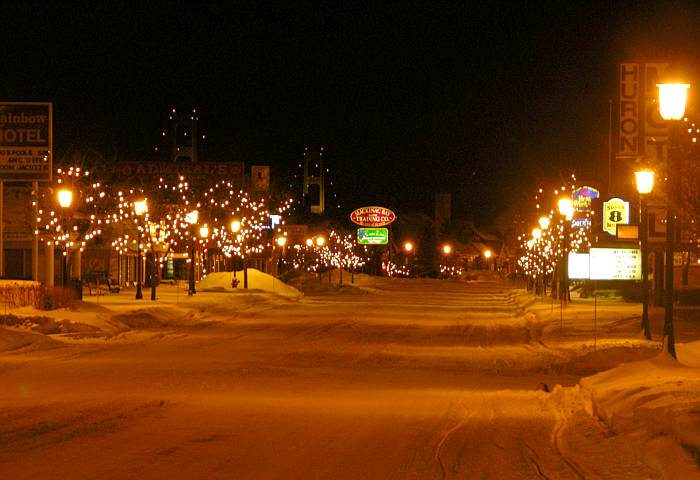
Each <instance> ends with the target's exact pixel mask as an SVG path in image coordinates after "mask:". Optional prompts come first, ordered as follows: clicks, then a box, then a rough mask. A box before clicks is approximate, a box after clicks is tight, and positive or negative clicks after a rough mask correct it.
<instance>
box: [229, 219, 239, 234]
mask: <svg viewBox="0 0 700 480" xmlns="http://www.w3.org/2000/svg"><path fill="white" fill-rule="evenodd" d="M240 229H241V222H240V221H239V220H231V231H232V232H233V233H236V232H238V231H240Z"/></svg>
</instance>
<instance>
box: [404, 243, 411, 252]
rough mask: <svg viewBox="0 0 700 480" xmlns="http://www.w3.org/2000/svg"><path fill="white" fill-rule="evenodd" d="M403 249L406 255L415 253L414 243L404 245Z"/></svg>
mask: <svg viewBox="0 0 700 480" xmlns="http://www.w3.org/2000/svg"><path fill="white" fill-rule="evenodd" d="M403 249H404V251H405V252H406V253H411V252H412V251H413V243H411V242H404V244H403Z"/></svg>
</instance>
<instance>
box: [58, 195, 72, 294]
mask: <svg viewBox="0 0 700 480" xmlns="http://www.w3.org/2000/svg"><path fill="white" fill-rule="evenodd" d="M56 196H57V197H58V205H59V206H60V207H61V209H62V210H63V215H62V216H63V218H64V222H63V223H64V225H65V223H66V222H65V217H66V210H68V209H69V208H70V206H71V204H72V203H73V192H72V191H71V190H68V189H62V190H59V191H58V193H57V194H56ZM66 230H67V229H66ZM63 234H64V235H70V233H69V232H66V231H64V233H63ZM69 241H70V237H68V238H66V240H65V241H64V242H63V260H62V262H61V266H62V267H63V272H61V282H62V284H63V286H64V287H65V286H66V285H67V284H68V252H67V251H66V244H67V242H69Z"/></svg>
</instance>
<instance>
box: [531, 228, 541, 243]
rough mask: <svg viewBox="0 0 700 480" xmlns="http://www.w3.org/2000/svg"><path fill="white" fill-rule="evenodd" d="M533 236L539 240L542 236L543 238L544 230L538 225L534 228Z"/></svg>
mask: <svg viewBox="0 0 700 480" xmlns="http://www.w3.org/2000/svg"><path fill="white" fill-rule="evenodd" d="M532 238H534V239H535V240H539V239H540V238H542V230H541V229H539V228H537V227H535V228H533V229H532Z"/></svg>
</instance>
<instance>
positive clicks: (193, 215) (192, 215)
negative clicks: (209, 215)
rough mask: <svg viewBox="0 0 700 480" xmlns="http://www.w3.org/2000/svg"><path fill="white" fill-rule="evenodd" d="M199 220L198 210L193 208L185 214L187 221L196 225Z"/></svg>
mask: <svg viewBox="0 0 700 480" xmlns="http://www.w3.org/2000/svg"><path fill="white" fill-rule="evenodd" d="M197 220H199V212H198V211H197V210H192V211H191V212H189V213H187V214H186V215H185V221H186V222H187V223H189V224H190V225H194V224H195V223H197Z"/></svg>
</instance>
